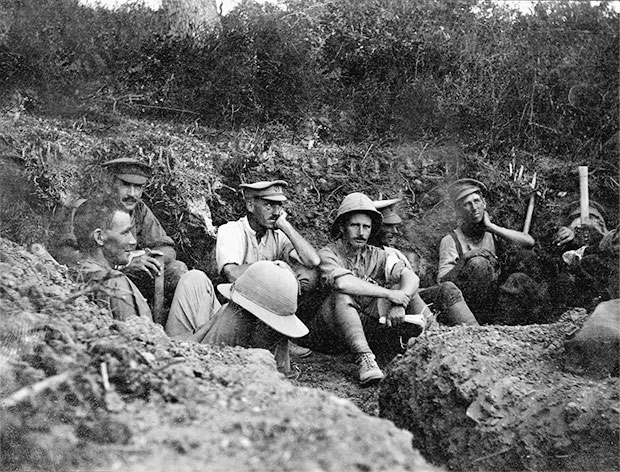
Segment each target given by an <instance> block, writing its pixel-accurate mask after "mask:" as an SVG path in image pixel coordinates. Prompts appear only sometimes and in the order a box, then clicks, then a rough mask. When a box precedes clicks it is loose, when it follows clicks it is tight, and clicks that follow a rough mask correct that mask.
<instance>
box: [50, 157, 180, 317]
mask: <svg viewBox="0 0 620 472" xmlns="http://www.w3.org/2000/svg"><path fill="white" fill-rule="evenodd" d="M103 167H104V168H106V169H107V170H108V171H109V181H108V184H107V186H106V188H105V189H104V192H103V193H105V194H108V195H110V196H112V198H115V199H117V200H118V202H119V204H120V205H121V206H122V207H123V208H125V210H127V212H128V213H129V215H130V216H131V221H132V229H131V231H132V233H133V235H134V238H135V240H136V245H135V247H134V251H132V253H131V254H130V257H129V259H128V262H127V263H126V264H123V265H119V266H118V267H117V269H118V270H121V271H122V272H123V273H125V274H126V275H128V276H129V277H130V278H131V279H132V281H133V282H134V283H135V284H136V285H137V286H138V288H139V289H140V292H141V293H142V294H144V295H145V296H146V297H147V298H148V299H149V300H153V297H154V283H153V280H154V278H155V277H156V276H157V275H159V273H160V271H161V269H162V267H163V269H164V296H165V299H166V302H167V303H166V304H167V306H169V305H170V303H171V302H172V298H173V296H174V291H175V289H176V286H177V284H178V282H179V279H180V278H181V276H182V275H183V274H185V273H186V272H187V266H186V265H185V263H183V262H181V261H179V260H177V259H176V251H175V250H174V242H173V241H172V238H170V237H169V236H168V235H167V234H166V232H165V231H164V229H163V227H162V225H161V224H160V222H159V220H158V219H157V218H156V217H155V215H154V214H153V212H152V211H151V210H150V208H149V207H148V206H147V205H146V204H145V203H144V202H143V201H142V194H143V192H144V186H145V185H146V183H147V181H148V179H149V178H150V176H151V167H150V166H149V165H148V164H145V163H143V162H140V161H138V160H136V159H131V158H119V159H113V160H111V161H108V162H106V163H104V164H103ZM85 201H86V199H80V200H77V201H76V204H75V205H74V208H73V210H72V213H71V215H70V218H69V219H68V220H67V222H66V226H65V228H64V235H63V236H61V238H60V247H59V248H57V249H56V251H55V253H54V254H53V255H54V256H55V257H56V258H57V260H59V262H61V263H63V264H67V265H73V264H75V263H76V262H77V260H78V259H79V258H80V254H79V252H78V251H77V249H78V248H77V241H76V238H75V235H74V228H73V226H74V222H73V220H74V214H75V212H76V208H79V207H80V206H81V205H82V204H83V203H84V202H85ZM160 258H162V259H163V265H162V261H161V260H160ZM157 321H158V322H159V323H161V324H162V325H165V324H166V320H165V317H164V318H162V319H159V320H157Z"/></svg>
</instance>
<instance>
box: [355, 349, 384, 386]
mask: <svg viewBox="0 0 620 472" xmlns="http://www.w3.org/2000/svg"><path fill="white" fill-rule="evenodd" d="M357 363H358V364H359V369H360V370H359V373H360V383H361V384H362V386H364V385H369V384H371V383H374V382H378V381H379V380H381V379H382V378H383V372H381V369H380V368H379V366H378V365H377V361H376V360H375V355H374V354H373V353H372V352H364V353H362V354H358V356H357Z"/></svg>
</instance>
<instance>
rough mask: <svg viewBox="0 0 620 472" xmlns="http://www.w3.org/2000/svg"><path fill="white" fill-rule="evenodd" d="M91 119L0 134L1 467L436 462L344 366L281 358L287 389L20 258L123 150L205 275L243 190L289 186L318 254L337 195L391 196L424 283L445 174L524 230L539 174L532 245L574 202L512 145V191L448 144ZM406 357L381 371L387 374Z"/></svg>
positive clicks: (296, 219) (267, 366) (266, 362)
mask: <svg viewBox="0 0 620 472" xmlns="http://www.w3.org/2000/svg"><path fill="white" fill-rule="evenodd" d="M92 116H96V115H89V118H88V119H87V118H85V117H81V118H80V119H76V120H74V121H71V120H67V119H65V120H55V119H50V118H42V117H37V118H35V117H30V116H24V117H22V118H21V119H20V120H19V121H18V122H17V123H15V124H13V123H11V124H10V126H4V127H2V128H1V129H2V131H0V155H2V157H1V158H0V177H1V178H2V182H1V183H2V191H0V222H1V225H0V236H2V237H3V238H4V239H2V240H0V242H1V246H0V256H1V257H0V264H1V269H2V270H0V309H1V310H0V316H1V317H2V323H1V324H0V326H1V327H0V341H1V342H0V347H1V348H2V349H1V352H0V355H1V356H2V357H1V359H2V362H1V363H0V375H1V376H2V377H1V380H2V383H1V387H0V395H1V398H3V399H4V400H3V405H4V407H3V408H2V409H1V410H0V422H1V423H0V424H1V425H2V428H1V430H0V440H1V441H2V443H1V450H2V459H1V460H2V462H1V463H0V470H5V469H6V470H39V469H41V470H71V469H74V470H76V469H79V470H84V469H97V468H98V470H102V469H103V470H123V471H124V470H136V471H140V470H183V471H185V470H204V468H205V467H208V468H209V470H215V471H217V470H227V471H228V470H256V471H262V470H295V471H323V470H324V471H332V470H333V471H340V470H343V471H347V470H352V471H353V470H355V471H360V470H362V471H371V470H372V471H375V470H376V471H379V470H385V471H399V470H436V469H434V468H433V466H430V465H428V464H427V463H426V462H425V461H424V460H423V459H422V457H421V455H420V454H419V453H418V452H417V450H414V449H413V448H412V441H413V444H415V445H416V447H420V448H423V449H425V452H428V451H430V449H428V448H426V447H425V446H424V445H423V444H422V442H420V440H419V438H418V439H416V438H412V436H411V433H409V432H407V431H405V430H402V429H398V428H397V427H395V426H394V424H393V423H392V422H391V421H387V420H383V419H380V418H378V416H382V415H384V413H383V411H384V410H385V411H387V406H386V407H382V408H381V409H380V408H379V397H380V388H379V387H369V388H360V387H359V385H358V383H357V379H356V366H355V364H354V363H353V360H352V359H351V358H349V357H348V356H327V355H323V354H318V353H313V354H312V355H311V356H309V357H307V358H303V359H300V358H293V367H294V374H293V375H292V376H291V377H290V378H289V379H284V378H283V377H281V376H280V375H279V374H277V373H276V371H275V367H274V362H273V359H272V358H271V356H269V355H268V354H267V353H266V352H265V351H261V350H245V349H238V348H237V349H234V348H227V349H214V348H210V347H208V346H197V345H189V344H186V343H185V344H184V343H177V342H173V341H170V340H169V339H167V338H166V337H165V335H164V334H163V332H162V331H161V329H158V328H156V327H153V326H149V325H147V324H145V323H143V322H141V320H139V319H134V320H132V321H131V322H128V323H125V322H117V321H114V320H111V319H110V318H109V316H108V315H107V313H106V312H105V310H102V309H99V308H97V307H96V306H94V305H93V304H92V303H91V302H90V301H89V300H88V293H81V292H80V290H82V289H83V287H77V286H75V285H74V284H72V283H71V282H70V281H68V280H67V279H66V277H65V275H64V271H65V269H64V268H63V267H62V266H61V267H59V266H57V265H55V264H54V263H53V262H49V261H45V260H42V259H40V258H38V257H37V256H34V255H33V254H31V253H30V252H28V251H26V250H25V249H24V248H29V247H30V245H31V244H32V243H33V242H38V243H43V244H45V245H47V246H52V245H53V243H54V240H55V238H56V237H57V233H56V229H57V223H58V221H59V220H60V219H62V218H61V217H62V214H63V212H64V211H65V208H64V204H66V203H68V202H69V201H70V200H71V199H72V198H74V197H75V196H77V195H86V196H87V195H89V194H90V192H92V191H93V190H94V189H96V188H98V186H99V185H100V183H101V180H102V178H103V176H102V175H101V172H100V168H99V164H100V163H101V162H104V161H106V160H108V159H112V158H114V157H121V156H123V157H128V156H131V157H138V158H140V159H143V160H145V161H148V162H150V163H151V165H152V166H153V167H154V169H155V176H154V178H153V180H152V182H151V183H150V184H149V186H148V187H147V189H146V193H145V200H146V201H147V203H148V204H149V206H150V207H151V208H152V209H153V211H154V212H155V213H156V215H157V216H158V217H159V218H160V220H161V221H162V223H163V224H164V227H165V228H166V229H167V230H168V232H169V234H170V235H171V236H172V237H173V238H174V240H175V243H176V245H177V249H178V252H179V258H181V259H182V260H184V261H185V262H186V263H187V264H188V265H189V266H190V267H192V268H198V269H202V270H205V271H206V272H207V273H208V274H209V275H210V276H211V277H212V278H213V279H214V281H215V282H216V283H217V281H218V280H217V276H216V274H215V273H214V270H213V258H212V250H213V246H214V241H215V240H214V228H215V227H217V226H218V225H220V224H222V223H224V222H226V221H229V220H233V219H236V218H238V217H239V216H241V215H242V214H243V208H242V203H241V198H240V195H239V194H238V192H237V191H236V188H238V184H239V183H241V182H244V181H252V180H259V179H260V180H264V179H274V178H283V179H286V180H287V181H288V182H289V184H290V187H289V195H290V202H289V206H288V207H287V211H288V212H289V214H290V215H291V216H290V217H291V220H292V221H293V223H294V224H295V225H296V226H297V227H298V228H299V230H300V232H301V233H302V234H304V236H306V237H307V238H308V239H309V240H310V241H311V242H312V243H313V244H314V245H315V246H316V247H320V246H322V245H323V244H325V243H326V242H327V234H328V228H329V223H330V222H331V220H332V219H333V216H334V211H335V209H336V208H337V206H338V204H339V202H340V201H341V200H342V197H343V196H344V195H346V194H347V193H349V192H352V191H363V192H365V193H367V194H368V195H370V196H371V197H372V198H395V197H401V198H403V201H402V203H401V204H400V207H399V210H400V212H401V215H402V216H403V218H404V219H405V220H406V222H405V224H404V237H403V238H402V241H401V242H402V247H403V249H404V250H405V251H406V252H407V254H408V255H409V256H410V258H411V259H412V261H413V262H414V264H415V266H416V268H417V271H418V273H419V274H420V276H421V279H422V285H423V286H424V285H429V284H431V283H432V282H433V280H434V276H435V274H434V267H436V252H437V245H438V243H439V237H440V236H441V235H442V234H445V233H446V232H447V231H448V230H449V229H451V227H452V225H453V220H454V215H453V213H452V210H451V208H450V206H449V205H448V204H447V201H446V194H445V183H446V182H448V181H449V180H450V179H452V178H455V177H463V176H471V177H476V178H480V179H482V180H484V181H485V182H488V183H489V185H490V187H491V188H492V193H491V195H490V196H489V198H490V200H491V201H494V202H497V204H496V205H495V206H494V207H493V208H492V216H493V218H495V219H497V220H498V221H502V222H503V224H505V225H506V226H509V227H519V226H520V225H521V224H522V220H523V217H524V215H525V209H526V206H527V198H526V197H527V196H528V195H529V193H528V190H527V180H528V179H529V178H531V176H532V174H533V172H534V171H540V170H541V169H540V167H541V166H542V167H543V168H544V170H545V173H542V174H541V173H539V174H538V175H539V177H538V178H539V182H540V185H541V197H540V201H539V202H538V206H537V211H536V213H535V220H534V226H533V234H534V236H535V237H536V238H537V239H540V240H541V241H544V240H545V237H546V236H547V235H548V233H549V232H550V231H551V229H552V228H553V227H554V226H555V225H556V224H557V221H558V217H559V215H558V210H559V208H560V207H561V206H562V205H563V203H565V202H566V201H570V200H574V199H575V196H576V195H577V190H578V189H577V187H576V182H577V180H576V175H572V174H570V173H566V172H565V169H566V165H565V163H563V162H559V161H554V160H551V159H547V158H546V157H545V156H531V155H526V154H522V155H521V154H518V153H517V154H516V159H517V161H518V162H517V163H519V164H520V163H523V164H524V165H525V169H526V170H525V176H526V178H525V179H523V181H517V180H516V179H513V178H512V177H511V176H509V175H508V165H507V161H502V159H503V157H502V156H496V160H497V162H495V163H494V164H491V162H493V160H492V159H491V158H489V156H479V155H477V154H471V153H467V152H466V151H465V150H463V149H462V148H461V147H459V146H456V145H454V144H445V143H431V145H430V146H429V143H409V144H399V145H392V146H379V145H375V144H374V143H358V144H355V145H351V146H347V147H346V148H344V147H339V146H335V145H328V144H325V143H322V144H321V143H319V145H318V146H317V147H313V148H310V149H309V148H308V147H302V146H300V145H292V144H289V143H288V142H287V141H286V139H284V138H282V139H279V138H278V137H277V136H274V132H273V131H270V130H261V131H256V132H253V133H247V132H244V131H237V132H220V131H215V130H209V129H205V128H202V127H200V126H198V125H196V124H194V125H191V126H187V125H171V124H165V123H144V122H139V121H134V120H126V119H121V118H119V117H114V120H104V121H105V123H103V122H99V121H97V120H96V119H93V118H92ZM0 124H2V123H0ZM5 124H6V123H5ZM511 158H512V159H515V157H514V156H511ZM500 162H503V163H504V164H506V165H505V166H504V165H503V164H501V165H500ZM504 167H505V169H504ZM608 174H609V172H607V171H605V172H604V171H603V170H601V171H600V172H598V173H594V175H595V176H596V177H595V178H594V179H593V181H592V182H591V191H592V192H593V193H598V194H599V195H603V196H607V197H609V195H610V194H613V192H609V189H608V183H609V181H608V179H607V176H608ZM573 181H574V182H573ZM613 195H614V198H615V197H617V195H616V194H613ZM607 197H606V198H607ZM599 200H605V198H599ZM608 200H609V201H611V200H612V198H611V197H609V198H608ZM615 207H616V206H613V208H615ZM613 218H614V217H612V219H611V221H610V225H614V224H615V223H616V221H615V220H614V219H613ZM9 240H10V241H9ZM11 241H13V242H16V243H19V244H21V245H22V246H18V245H16V244H14V243H13V242H11ZM565 308H566V307H565V306H563V305H562V303H561V300H557V303H556V304H555V305H554V306H552V307H548V309H546V310H545V311H544V313H542V314H541V317H542V318H544V319H542V318H541V320H539V321H544V322H551V321H555V320H557V319H558V318H559V316H560V314H561V313H562V312H563V311H564V310H565ZM454 342H455V343H457V340H455V341H454ZM506 342H507V343H508V344H509V345H510V342H511V341H510V340H507V341H506ZM455 345H456V344H455ZM407 356H411V354H407V355H406V356H405V357H402V358H401V357H399V358H397V359H395V360H394V361H393V362H392V363H391V364H390V365H386V364H384V365H383V366H382V367H384V368H385V369H386V371H390V372H392V369H396V368H397V367H396V366H401V365H402V364H401V363H402V362H406V359H411V357H407ZM106 378H107V379H108V380H107V381H105V380H104V379H106ZM50 379H51V380H50ZM54 381H55V382H54ZM46 382H52V383H50V384H48V385H46ZM29 386H37V387H45V388H43V389H42V390H41V391H39V392H34V391H32V390H28V388H29ZM23 388H26V390H20V389H23ZM18 392H19V394H18ZM381 401H382V402H384V401H385V400H381ZM396 416H397V415H396ZM390 419H391V420H392V421H395V422H397V423H398V421H397V420H396V417H395V416H393V415H392V414H390ZM398 424H399V425H400V426H402V427H406V428H408V429H409V430H411V431H413V430H414V428H413V427H411V425H408V424H405V423H402V424H401V423H398ZM430 427H431V429H432V425H431V426H430ZM439 430H440V428H438V429H437V431H439ZM533 447H535V445H534V446H533ZM427 457H428V458H430V459H431V460H432V459H433V455H432V454H431V455H428V456H427ZM438 462H446V461H445V459H444V460H438ZM451 466H452V467H455V466H454V464H451ZM456 468H458V466H456Z"/></svg>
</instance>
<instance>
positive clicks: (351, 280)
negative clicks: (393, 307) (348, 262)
mask: <svg viewBox="0 0 620 472" xmlns="http://www.w3.org/2000/svg"><path fill="white" fill-rule="evenodd" d="M334 288H335V289H336V290H338V291H339V292H342V293H346V294H348V295H362V296H366V297H374V298H388V295H389V293H390V290H389V289H387V288H384V287H381V286H380V285H376V284H373V283H370V282H366V281H365V280H362V279H360V278H358V277H356V276H354V275H343V276H342V277H339V278H337V279H336V281H335V284H334Z"/></svg>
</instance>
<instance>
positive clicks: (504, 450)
mask: <svg viewBox="0 0 620 472" xmlns="http://www.w3.org/2000/svg"><path fill="white" fill-rule="evenodd" d="M513 447H514V446H509V447H505V448H504V449H502V450H500V451H497V452H494V453H493V454H489V455H488V456H484V457H478V459H474V460H473V461H472V462H480V461H484V460H486V459H491V458H492V457H495V456H499V455H501V454H504V453H505V452H508V451H510V450H511V449H512V448H513Z"/></svg>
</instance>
